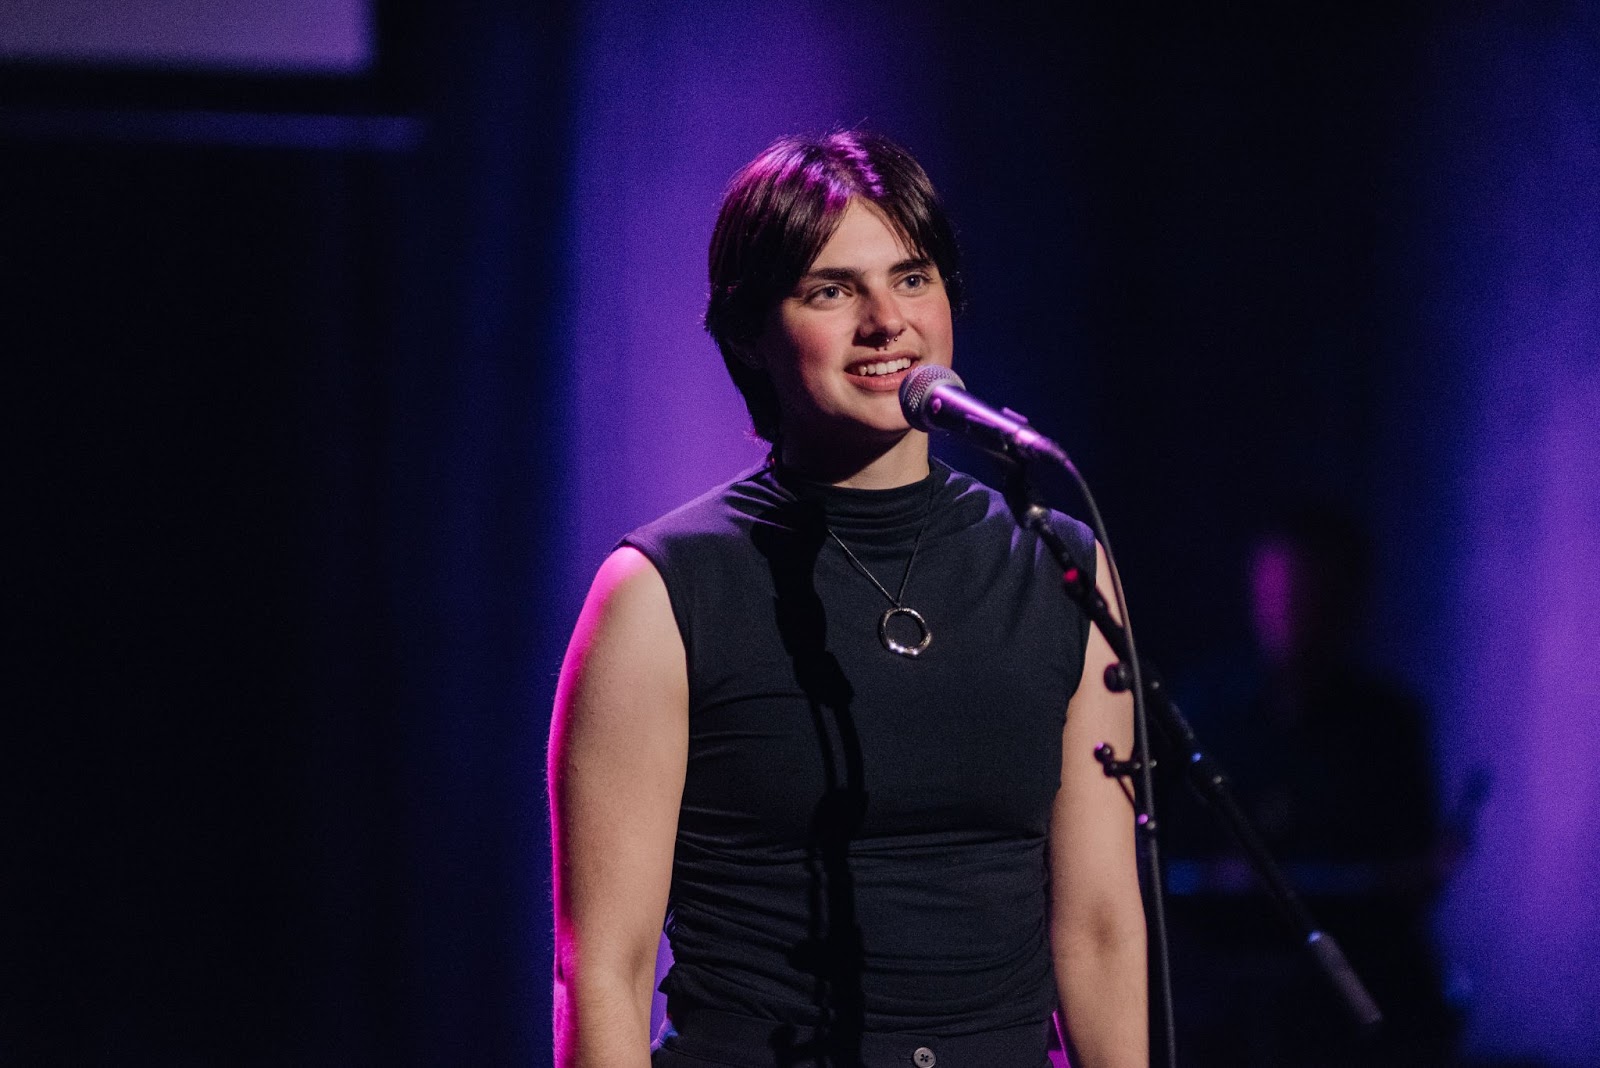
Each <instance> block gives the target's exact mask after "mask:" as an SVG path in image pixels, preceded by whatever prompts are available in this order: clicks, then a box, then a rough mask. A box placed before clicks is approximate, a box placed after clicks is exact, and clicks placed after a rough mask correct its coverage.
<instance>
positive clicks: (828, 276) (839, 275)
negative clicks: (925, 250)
mask: <svg viewBox="0 0 1600 1068" xmlns="http://www.w3.org/2000/svg"><path fill="white" fill-rule="evenodd" d="M932 266H933V261H932V260H930V259H929V258H928V257H926V256H912V257H910V258H908V259H903V260H901V261H900V262H899V263H896V264H894V265H893V266H891V267H890V268H889V273H890V274H905V273H906V272H907V271H922V270H927V269H928V268H929V267H932ZM860 278H861V272H860V271H858V270H856V269H855V268H853V267H818V268H817V269H816V270H814V271H807V272H806V273H805V274H803V275H801V276H800V284H805V283H807V282H854V281H857V280H859V279H860Z"/></svg>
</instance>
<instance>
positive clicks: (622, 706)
mask: <svg viewBox="0 0 1600 1068" xmlns="http://www.w3.org/2000/svg"><path fill="white" fill-rule="evenodd" d="M687 690H688V681H687V668H686V665H685V662H684V648H683V639H682V636H681V635H680V634H679V633H678V627H677V621H676V620H675V618H674V617H673V614H672V603H671V600H670V599H669V597H668V595H667V586H666V583H665V582H664V581H663V580H662V578H661V573H660V572H659V571H657V570H656V568H655V565H654V564H652V563H651V562H650V560H649V558H648V557H646V556H645V555H644V554H643V553H641V552H640V551H639V550H637V549H633V548H629V547H627V546H624V547H622V548H620V549H617V550H616V551H614V552H613V553H612V554H611V555H610V556H608V557H607V558H606V560H605V563H603V564H601V566H600V570H599V571H598V572H597V573H596V575H595V578H594V583H593V584H592V585H591V586H590V588H589V595H588V597H587V598H586V599H585V601H584V605H583V611H582V612H581V613H580V614H579V617H578V624H577V626H576V627H575V628H573V632H572V641H571V643H570V644H569V645H568V647H567V656H566V660H565V662H564V663H563V664H562V667H561V679H560V683H559V685H558V687H557V692H556V706H557V709H558V712H565V713H567V714H572V713H574V712H588V713H590V714H593V713H596V712H599V713H601V714H603V715H605V716H606V717H607V718H615V719H620V720H627V719H637V718H638V717H640V716H647V715H651V714H652V713H654V714H659V713H661V712H663V711H665V712H671V711H676V710H680V709H684V708H686V705H687Z"/></svg>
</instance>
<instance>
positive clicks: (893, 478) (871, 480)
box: [778, 430, 928, 489]
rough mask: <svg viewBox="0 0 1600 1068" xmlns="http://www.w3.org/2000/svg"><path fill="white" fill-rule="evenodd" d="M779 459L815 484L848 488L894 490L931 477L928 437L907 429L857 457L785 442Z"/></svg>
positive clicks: (793, 442) (832, 450) (856, 454)
mask: <svg viewBox="0 0 1600 1068" xmlns="http://www.w3.org/2000/svg"><path fill="white" fill-rule="evenodd" d="M778 460H779V462H780V463H782V464H783V466H784V467H787V468H788V469H789V470H791V471H793V472H795V473H796V474H798V475H800V476H801V477H803V478H808V479H810V480H812V481H813V482H825V483H827V484H829V485H831V486H844V487H847V488H849V489H894V488H896V487H897V486H909V485H910V484H911V483H913V482H920V481H922V480H923V479H924V478H926V477H927V476H928V435H927V434H924V433H923V432H922V431H920V430H908V431H907V432H906V433H905V434H904V435H903V436H901V437H899V438H897V439H895V440H894V441H893V442H889V443H887V444H885V445H883V446H882V447H881V448H872V449H867V450H864V451H862V452H860V453H854V454H846V453H841V452H840V451H839V450H838V449H837V448H832V449H827V448H809V447H808V443H807V442H805V441H804V440H795V441H791V440H785V441H784V442H783V447H782V451H781V452H780V453H779V454H778Z"/></svg>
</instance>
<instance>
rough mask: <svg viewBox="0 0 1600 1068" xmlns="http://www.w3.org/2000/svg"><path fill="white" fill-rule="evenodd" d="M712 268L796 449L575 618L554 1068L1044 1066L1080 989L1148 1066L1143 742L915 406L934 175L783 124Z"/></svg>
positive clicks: (746, 359)
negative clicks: (1103, 753) (1133, 791)
mask: <svg viewBox="0 0 1600 1068" xmlns="http://www.w3.org/2000/svg"><path fill="white" fill-rule="evenodd" d="M710 277H711V299H710V305H709V308H708V310H707V314H706V326H707V329H708V330H709V331H710V332H711V334H712V336H713V337H714V338H715V339H716V341H717V344H718V346H719V347H720V348H721V350H722V354H723V358H724V360H725V362H726V363H727V366H728V369H729V372H730V373H731V375H732V376H733V379H734V382H735V384H736V385H737V386H738V387H739V389H740V391H741V393H742V394H743V395H744V398H745V401H746V403H747V405H748V407H749V409H750V413H751V416H752V419H753V422H754V425H755V430H756V432H757V433H758V434H760V435H761V436H762V437H763V438H765V439H766V440H767V441H769V442H771V444H772V453H771V456H770V458H769V460H768V462H767V463H766V464H764V465H762V466H761V467H760V468H759V469H757V470H755V471H752V472H750V473H748V474H747V475H745V476H744V477H742V478H740V479H737V480H735V481H734V482H732V483H729V484H728V485H725V486H721V487H718V488H717V489H715V490H713V491H711V492H710V493H708V494H707V495H705V496H704V497H701V498H700V499H698V500H696V501H694V502H691V503H690V504H688V505H685V506H684V507H682V508H680V509H678V510H677V511H675V512H673V513H671V514H669V515H667V516H665V517H663V518H662V519H660V520H657V521H656V522H654V523H651V524H649V525H647V526H645V527H643V528H641V529H640V530H637V531H635V532H634V533H633V534H630V535H629V536H628V537H627V538H625V539H624V541H623V544H622V546H621V547H620V548H618V549H617V550H616V551H615V552H614V553H612V555H611V556H610V558H609V559H608V560H607V561H606V562H605V564H604V565H603V566H602V567H601V569H600V572H599V574H598V576H597V577H596V578H595V582H594V586H593V588H592V589H591V591H590V594H589V597H588V600H587V602H586V603H585V605H584V608H583V612H582V615H581V617H580V619H579V621H578V625H577V628H576V631H575V632H574V634H573V638H572V644H571V647H570V649H569V651H568V654H567V659H566V663H565V664H564V665H563V668H562V674H561V682H560V686H559V690H558V693H557V697H556V711H555V719H554V723H553V726H552V730H551V743H550V768H549V772H550V795H551V813H552V825H553V834H554V855H555V920H556V945H557V949H556V964H555V983H556V986H555V995H556V998H555V1001H556V1047H557V1058H556V1060H557V1063H558V1064H559V1065H561V1066H562V1068H645V1066H646V1065H654V1066H656V1068H663V1066H667V1068H670V1066H684V1068H689V1066H697V1065H736V1066H740V1068H767V1066H774V1068H776V1066H792V1065H807V1066H810V1065H817V1066H823V1065H826V1066H853V1065H864V1066H868V1068H877V1066H879V1065H883V1066H889V1065H894V1066H897V1068H900V1066H908V1065H915V1066H918V1068H933V1066H934V1065H942V1066H944V1068H959V1066H962V1065H973V1066H982V1068H1013V1066H1014V1068H1041V1066H1043V1065H1045V1064H1046V1063H1047V1060H1046V1052H1045V1051H1046V1042H1047V1034H1048V1031H1047V1028H1048V1026H1049V1019H1050V1016H1051V1012H1052V1009H1053V1008H1056V1007H1057V1006H1059V1009H1060V1012H1061V1015H1062V1019H1063V1022H1064V1024H1065V1027H1066V1030H1067V1032H1068V1034H1069V1036H1070V1040H1071V1042H1072V1045H1073V1050H1074V1055H1073V1064H1074V1065H1075V1066H1078V1068H1109V1066H1123V1065H1145V1064H1146V1063H1147V1061H1148V1056H1147V1052H1146V1007H1145V1001H1146V998H1145V942H1144V915H1143V910H1142V906H1141V902H1140V897H1139V886H1138V879H1137V876H1136V873H1135V858H1134V852H1135V849H1134V835H1133V821H1132V816H1131V812H1130V809H1129V806H1128V802H1127V800H1126V799H1125V798H1124V796H1123V794H1122V791H1121V789H1120V787H1119V785H1118V784H1117V783H1116V782H1114V781H1112V780H1110V779H1108V778H1106V777H1105V776H1104V774H1102V771H1101V768H1100V765H1099V764H1098V763H1097V762H1096V761H1095V759H1094V757H1093V749H1094V746H1095V745H1096V744H1097V743H1099V742H1101V741H1111V742H1113V743H1114V744H1115V745H1116V746H1117V748H1118V750H1119V751H1121V752H1128V751H1129V750H1130V749H1131V745H1132V726H1131V709H1130V707H1129V702H1128V700H1127V698H1126V697H1125V696H1118V695H1113V694H1111V693H1109V692H1108V691H1107V690H1106V689H1105V687H1104V686H1103V685H1102V684H1101V682H1100V679H1101V678H1102V676H1103V672H1104V669H1105V667H1106V665H1107V664H1108V663H1109V662H1110V661H1111V659H1112V658H1111V654H1110V651H1109V649H1108V648H1107V647H1106V645H1105V643H1104V641H1103V640H1102V639H1101V638H1100V636H1099V634H1098V633H1095V632H1094V630H1093V628H1092V626H1090V625H1089V623H1088V622H1087V621H1086V620H1085V619H1084V618H1083V616H1082V614H1081V613H1080V612H1079V611H1078V610H1077V609H1076V607H1075V606H1073V605H1072V604H1071V602H1070V601H1069V600H1068V599H1067V597H1066V596H1065V594H1064V593H1063V592H1062V590H1061V588H1060V577H1059V574H1058V571H1057V569H1056V567H1055V566H1054V564H1053V563H1052V562H1051V560H1050V559H1049V556H1048V553H1047V552H1046V551H1045V549H1044V547H1043V546H1042V545H1040V544H1039V543H1038V541H1037V539H1036V537H1035V536H1033V535H1031V534H1028V533H1024V532H1021V531H1019V530H1018V529H1017V528H1016V526H1015V524H1014V523H1013V522H1012V520H1011V517H1010V514H1009V512H1008V510H1007V509H1006V507H1005V505H1004V503H1003V502H1002V501H1001V500H1000V498H999V495H998V494H996V493H994V492H993V491H992V490H989V489H988V488H986V487H984V486H982V485H980V484H978V483H977V482H975V481H973V480H972V479H970V478H968V477H967V476H965V475H962V474H960V473H958V472H955V471H953V470H951V469H950V468H948V467H946V466H944V465H942V464H939V463H937V462H930V459H929V455H928V440H927V436H926V435H925V434H923V433H921V432H920V431H916V430H912V429H910V428H909V427H908V426H907V425H906V421H905V419H904V418H903V417H902V415H901V412H900V407H899V401H898V390H899V386H900V383H901V381H902V380H903V379H904V378H905V376H906V375H907V374H908V373H909V372H910V370H911V369H913V368H915V367H918V366H920V365H923V364H937V365H945V366H948V365H949V364H950V362H951V356H952V349H953V336H952V328H951V317H952V307H953V306H954V305H957V304H959V285H960V276H959V274H958V273H957V261H956V250H955V244H954V241H953V238H952V234H951V229H950V225H949V223H948V221H947V219H946V218H945V216H944V213H943V210H942V208H941V207H940V205H939V202H938V199H937V197H936V195H935V194H934V191H933V188H932V186H931V185H930V184H929V182H928V179H927V176H926V175H925V174H924V173H923V171H922V169H921V167H919V166H918V165H917V163H916V162H915V161H914V160H913V159H912V158H911V157H910V156H909V155H907V154H906V153H905V152H904V151H903V150H902V149H900V148H898V147H897V146H895V145H894V144H892V143H890V142H889V141H887V140H885V139H883V138H881V137H877V136H873V135H869V134H864V133H835V134H832V135H829V136H827V137H823V138H820V139H799V138H787V139H784V140H780V141H778V142H777V143H776V144H774V145H773V146H772V147H770V148H769V149H767V150H766V151H765V152H763V153H762V154H761V155H760V156H759V157H757V158H756V159H755V160H754V161H752V162H751V163H750V164H749V165H748V166H746V167H745V168H744V169H743V170H742V171H740V172H739V174H738V175H737V176H735V178H734V180H733V183H732V185H731V186H730V188H729V192H728V194H727V197H726V199H725V200H724V202H723V206H722V211H721V214H720V216H719V218H718V220H717V225H716V230H715V232H714V233H713V235H712V240H711V251H710ZM1057 525H1058V527H1059V528H1060V530H1061V532H1062V534H1063V536H1064V537H1065V538H1066V539H1067V541H1068V543H1069V544H1070V545H1073V546H1075V547H1076V550H1077V552H1078V555H1079V557H1080V559H1081V560H1082V561H1083V564H1084V566H1096V565H1097V564H1098V563H1099V560H1097V553H1096V549H1095V546H1094V543H1093V539H1092V537H1091V536H1090V535H1089V533H1088V532H1087V530H1086V528H1084V527H1083V526H1082V525H1081V524H1078V523H1076V522H1074V521H1073V520H1070V519H1067V518H1066V517H1064V516H1058V517H1057ZM1102 570H1103V568H1100V567H1097V574H1098V573H1099V572H1100V571H1102ZM1101 586H1102V589H1105V588H1106V586H1105V584H1104V582H1103V581H1102V583H1101ZM1108 596H1109V595H1108ZM664 917H665V921H666V930H667V933H668V936H669V938H670V940H671V944H672V948H673V954H674V965H673V968H672V970H671V972H670V973H669V974H668V976H667V978H666V980H665V981H664V982H663V984H662V989H663V990H664V991H665V992H666V994H667V998H668V1014H669V1017H670V1026H669V1028H668V1029H667V1030H666V1031H665V1032H664V1034H663V1035H662V1036H660V1038H659V1042H658V1048H657V1049H655V1051H654V1053H652V1048H651V1043H652V1036H651V1035H650V1034H649V1033H648V1032H649V1018H650V999H651V982H652V979H653V977H654V971H653V970H654V964H655V955H656V945H657V940H658V937H659V933H660V931H661V929H662V923H663V918H664Z"/></svg>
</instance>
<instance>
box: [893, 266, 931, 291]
mask: <svg viewBox="0 0 1600 1068" xmlns="http://www.w3.org/2000/svg"><path fill="white" fill-rule="evenodd" d="M931 285H933V274H932V272H930V271H907V272H906V273H905V274H904V275H903V276H901V278H900V287H901V288H902V289H908V290H910V291H911V292H913V293H915V292H916V291H918V290H921V289H927V288H928V287H929V286H931Z"/></svg>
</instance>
